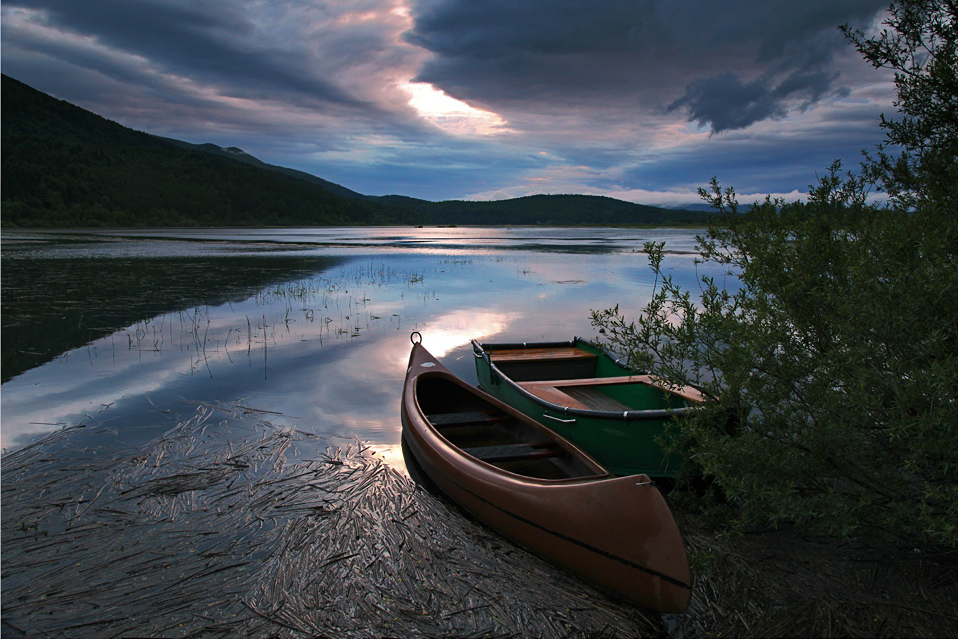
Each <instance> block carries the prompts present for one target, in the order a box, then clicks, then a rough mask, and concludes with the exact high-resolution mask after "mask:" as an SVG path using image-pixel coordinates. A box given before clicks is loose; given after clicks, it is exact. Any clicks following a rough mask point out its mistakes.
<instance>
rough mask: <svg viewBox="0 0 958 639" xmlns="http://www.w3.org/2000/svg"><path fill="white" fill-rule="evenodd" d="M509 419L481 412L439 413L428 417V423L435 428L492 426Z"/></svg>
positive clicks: (498, 414) (503, 415)
mask: <svg viewBox="0 0 958 639" xmlns="http://www.w3.org/2000/svg"><path fill="white" fill-rule="evenodd" d="M507 419H509V416H508V415H505V414H503V413H487V412H481V411H473V412H462V413H439V414H436V415H429V421H431V422H432V424H433V425H434V426H436V427H437V428H441V427H445V426H471V425H473V424H494V423H496V422H503V421H506V420H507Z"/></svg>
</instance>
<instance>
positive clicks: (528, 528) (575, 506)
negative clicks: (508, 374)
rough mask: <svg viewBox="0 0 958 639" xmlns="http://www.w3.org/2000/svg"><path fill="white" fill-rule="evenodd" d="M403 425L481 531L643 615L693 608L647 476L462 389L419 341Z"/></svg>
mask: <svg viewBox="0 0 958 639" xmlns="http://www.w3.org/2000/svg"><path fill="white" fill-rule="evenodd" d="M413 335H414V336H416V335H418V334H416V333H414V334H413ZM402 423H403V437H404V438H405V440H406V444H407V445H408V447H409V449H410V451H411V452H412V454H413V456H414V457H415V458H416V461H417V462H418V464H419V466H420V467H421V468H422V470H423V471H424V472H425V473H426V475H427V476H428V477H429V478H430V479H431V480H432V481H433V482H435V484H436V485H437V486H438V487H439V488H440V489H441V490H442V491H443V492H444V493H446V494H447V495H448V496H449V497H450V498H451V499H453V500H454V501H455V502H456V503H458V504H459V505H460V506H462V507H463V508H465V509H466V510H468V511H469V512H471V513H472V514H473V515H475V516H476V518H478V519H479V520H480V521H483V522H485V523H486V524H487V525H489V526H490V527H492V528H493V529H495V530H497V531H499V532H500V533H502V534H503V535H505V536H506V537H509V538H510V539H512V540H514V541H515V542H517V543H519V544H520V545H522V546H524V547H526V548H528V549H529V550H531V551H532V552H535V553H536V554H538V555H540V556H542V557H544V558H546V559H548V560H550V561H553V562H555V563H557V564H559V565H562V566H565V567H566V568H569V569H570V570H572V571H574V572H576V573H578V574H579V575H581V576H583V577H585V578H587V579H589V580H591V581H593V582H595V583H597V584H599V585H601V586H604V587H606V588H609V589H611V590H613V591H615V592H617V593H619V594H621V595H623V596H625V597H627V598H628V599H630V600H632V601H634V602H636V603H638V604H640V605H642V606H645V607H647V608H651V609H653V610H658V611H661V612H682V611H684V610H685V609H686V607H687V606H688V603H689V598H690V596H691V586H690V584H691V578H690V574H689V567H688V561H687V558H686V554H685V547H684V545H683V544H682V537H681V535H680V534H679V530H678V527H677V526H676V525H675V520H674V519H673V517H672V512H671V511H670V510H669V507H668V505H666V503H665V500H664V499H663V498H662V495H661V494H660V493H659V491H658V489H657V488H656V487H655V485H654V484H653V483H652V482H651V481H650V480H649V478H648V477H647V476H645V475H632V476H628V477H613V476H612V475H610V474H609V473H608V472H607V471H606V470H605V469H604V468H603V467H602V466H600V465H599V464H598V463H597V462H596V461H594V460H593V459H591V458H590V457H589V456H588V455H586V454H585V453H584V452H582V451H581V450H580V449H578V448H576V446H575V445H573V444H572V443H570V442H569V441H567V440H565V439H563V438H562V437H560V436H559V435H557V434H556V433H554V432H553V431H551V430H549V429H548V428H546V427H545V426H543V425H541V424H539V423H537V422H535V421H533V420H532V419H530V418H528V417H526V416H525V415H523V414H522V413H520V412H518V411H516V410H514V409H512V408H510V407H509V406H507V405H506V404H504V403H502V402H500V401H499V400H497V399H495V398H493V397H491V396H489V395H487V394H486V393H484V392H482V391H480V390H478V389H477V388H474V387H472V386H470V385H468V384H466V383H465V382H464V381H462V380H461V379H459V378H457V377H456V376H455V375H453V374H452V373H451V372H450V371H449V370H448V369H446V368H445V367H444V366H443V365H442V364H441V363H439V362H438V361H437V360H436V359H435V358H434V357H433V356H432V355H430V354H429V352H428V351H427V350H426V349H425V348H424V347H423V346H422V344H420V343H419V342H417V341H415V339H414V342H413V347H412V352H411V353H410V356H409V369H408V371H407V372H406V383H405V387H404V389H403V400H402Z"/></svg>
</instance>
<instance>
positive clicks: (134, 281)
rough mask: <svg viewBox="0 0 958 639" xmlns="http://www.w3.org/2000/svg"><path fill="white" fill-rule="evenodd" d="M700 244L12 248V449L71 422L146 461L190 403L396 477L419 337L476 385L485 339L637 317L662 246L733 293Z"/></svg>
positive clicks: (468, 233)
mask: <svg viewBox="0 0 958 639" xmlns="http://www.w3.org/2000/svg"><path fill="white" fill-rule="evenodd" d="M696 233H697V231H694V230H672V229H657V230H647V229H618V228H616V229H606V228H587V229H579V228H575V229H568V228H539V227H523V228H495V229H493V228H471V227H470V228H425V229H414V228H322V229H266V230H248V229H244V230H223V229H217V230H136V231H134V230H122V231H101V232H93V233H90V232H85V233H79V232H78V233H66V232H36V231H30V232H28V231H3V234H2V239H3V248H2V259H3V316H4V328H3V330H4V336H3V350H4V380H5V381H4V383H3V384H2V387H0V402H2V443H3V448H4V450H5V451H10V450H15V449H17V448H20V447H22V446H24V445H26V444H28V443H30V442H32V441H34V440H36V439H38V438H39V437H41V436H43V435H45V434H47V433H49V432H51V431H53V430H57V429H60V428H63V427H64V426H75V425H78V424H86V425H90V426H94V425H95V426H97V427H98V428H96V429H94V428H90V429H89V430H90V432H91V435H90V441H89V442H88V443H89V444H90V445H98V446H111V445H124V446H126V445H137V444H138V443H141V442H143V441H146V440H147V439H150V438H152V437H154V436H156V435H157V434H159V433H160V432H162V431H163V430H165V429H167V428H169V427H170V425H171V424H174V423H176V421H177V420H179V419H182V418H183V416H184V415H189V414H190V411H191V410H193V408H194V407H195V406H196V404H213V405H223V406H237V405H238V406H243V407H247V408H248V409H249V410H250V412H251V413H253V414H256V415H262V419H264V420H268V421H270V422H272V423H274V424H282V425H284V426H289V427H294V428H296V429H299V430H303V431H308V432H311V433H316V434H323V435H342V436H350V437H351V436H355V437H358V438H360V439H361V440H363V441H366V442H369V443H370V444H371V445H372V446H373V447H374V448H375V449H376V450H378V451H380V453H381V454H383V455H384V456H385V457H386V459H387V460H389V461H390V462H394V463H395V464H396V465H397V466H401V465H402V461H401V453H400V447H399V442H400V428H401V426H400V418H399V402H400V395H401V390H402V384H403V376H404V373H405V367H406V359H407V357H408V354H409V346H410V343H409V335H410V333H411V332H412V331H419V332H420V333H421V334H422V336H423V344H424V345H425V346H426V347H427V348H428V349H429V350H430V351H431V352H432V353H433V354H434V355H436V356H437V357H439V358H440V359H441V360H443V362H444V363H446V365H447V366H449V368H451V369H452V371H453V372H455V373H457V374H458V375H460V376H462V377H463V378H464V379H466V380H467V381H469V382H470V383H475V369H474V364H473V355H472V351H471V347H470V344H469V342H470V340H472V339H482V340H487V341H541V340H565V339H570V338H572V337H573V336H574V335H581V336H586V337H588V336H592V335H594V329H593V327H592V326H591V323H590V311H591V310H599V309H605V308H610V307H612V306H614V305H616V304H618V305H619V306H620V308H621V309H622V310H623V311H624V312H625V313H626V314H627V315H633V316H634V315H635V314H636V313H637V312H638V310H639V309H641V308H642V306H643V305H644V304H645V302H646V301H647V300H648V298H649V295H650V294H651V291H652V285H653V282H652V273H651V271H650V270H649V268H648V263H647V259H646V256H645V255H644V253H643V252H642V247H643V244H644V243H645V242H646V241H649V240H655V241H665V242H666V249H667V251H669V254H668V257H667V260H666V267H667V269H668V271H669V272H670V273H671V274H672V275H673V277H674V279H675V280H676V281H677V282H679V283H682V284H685V285H686V286H693V287H694V286H695V283H696V281H697V280H698V278H699V277H701V276H702V275H706V274H710V275H713V276H716V277H718V278H721V273H718V272H711V273H710V272H707V271H704V270H703V266H702V265H696V264H695V262H694V252H693V249H694V245H695V235H696ZM91 338H93V339H92V341H89V342H87V340H89V339H91ZM58 345H59V346H58ZM61 349H64V350H65V349H69V350H65V352H61ZM31 358H32V359H31ZM104 427H105V428H104ZM94 432H95V434H94ZM104 432H109V433H110V435H109V437H106V438H105V437H104V435H103V433H104ZM107 440H109V441H107Z"/></svg>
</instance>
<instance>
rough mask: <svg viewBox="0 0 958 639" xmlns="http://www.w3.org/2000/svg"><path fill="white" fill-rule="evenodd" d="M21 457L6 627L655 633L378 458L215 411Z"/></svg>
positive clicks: (13, 489) (47, 444)
mask: <svg viewBox="0 0 958 639" xmlns="http://www.w3.org/2000/svg"><path fill="white" fill-rule="evenodd" d="M76 434H77V433H76V432H75V431H74V430H72V429H71V430H64V431H60V432H58V433H56V434H54V435H53V436H51V437H48V438H46V439H45V440H43V441H41V442H39V443H37V444H34V445H33V446H30V447H28V448H26V449H23V450H20V451H17V452H15V453H12V454H10V455H7V456H5V457H4V458H3V469H2V471H3V487H2V491H3V492H2V502H3V526H2V529H3V559H4V561H3V575H2V588H3V611H2V612H3V634H4V636H5V637H6V636H17V635H18V633H24V634H26V635H30V636H37V635H42V636H50V637H58V636H59V637H78V636H89V637H114V636H130V635H137V636H176V637H195V636H203V637H217V636H222V637H227V636H245V637H383V636H400V637H409V636H429V637H528V636H534V637H639V636H653V635H656V634H659V633H661V631H662V625H661V620H660V618H659V616H658V615H654V614H648V613H644V612H643V611H642V610H639V609H636V608H634V607H632V606H629V605H626V604H621V603H618V602H616V601H613V600H610V599H608V598H606V597H605V596H603V595H602V594H601V593H599V592H597V591H595V590H592V589H591V588H590V587H589V586H587V585H585V584H583V583H581V582H580V581H579V580H577V579H575V578H574V577H572V576H570V575H569V574H567V573H565V572H563V571H562V570H561V569H558V568H555V567H553V566H551V565H550V564H547V563H545V562H543V561H541V560H539V559H537V558H536V557H534V556H532V555H530V554H529V553H527V552H525V551H523V550H521V549H518V548H516V547H515V546H513V545H511V544H509V543H508V542H505V541H504V540H502V539H501V538H500V537H498V536H496V535H495V534H493V533H490V532H489V531H488V530H486V529H485V528H483V527H481V526H477V525H475V524H474V523H472V522H470V521H469V520H467V519H466V518H465V517H463V516H462V515H460V514H459V513H458V512H456V511H455V510H451V509H450V508H449V507H448V506H447V505H446V504H443V503H442V502H440V501H439V500H437V499H436V498H435V497H434V496H432V495H431V494H429V493H427V492H425V491H423V490H422V489H418V488H416V485H415V484H414V483H413V482H412V481H411V480H410V479H409V478H407V477H405V476H404V475H401V474H400V473H398V472H397V471H395V470H394V469H391V468H390V467H389V466H387V465H386V464H385V463H383V462H382V461H381V459H380V458H379V457H377V456H375V455H373V454H371V453H370V452H369V451H366V450H364V448H365V447H364V446H363V445H362V444H361V442H359V441H356V440H348V439H341V438H326V439H320V438H317V437H314V436H310V435H307V434H303V433H298V432H294V431H289V430H284V429H281V428H277V427H275V426H273V425H271V424H269V423H267V422H262V421H257V420H255V419H253V418H251V417H250V416H243V415H240V414H239V413H237V412H234V413H231V414H226V413H223V412H222V411H221V409H216V408H212V407H208V406H203V407H200V408H199V409H198V411H197V413H196V415H195V416H194V417H193V418H192V419H190V420H189V421H186V422H184V423H181V424H179V425H178V426H177V427H176V428H174V429H172V430H171V431H169V432H168V433H166V434H165V435H163V436H162V437H159V438H157V439H156V440H154V441H153V442H151V443H150V444H149V445H147V446H145V447H143V448H140V449H135V450H127V451H117V450H113V451H112V452H107V451H105V450H96V449H90V448H78V447H77V446H76V444H74V443H73V442H74V440H75V435H76Z"/></svg>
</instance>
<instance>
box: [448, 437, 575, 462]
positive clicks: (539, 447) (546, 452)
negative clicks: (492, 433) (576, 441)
mask: <svg viewBox="0 0 958 639" xmlns="http://www.w3.org/2000/svg"><path fill="white" fill-rule="evenodd" d="M462 452H464V453H466V454H468V455H472V456H473V457H475V458H476V459H481V460H482V461H487V462H504V461H520V460H528V459H544V458H546V457H558V456H559V455H561V454H562V451H561V450H559V449H558V448H555V447H549V446H548V442H545V443H543V444H508V445H505V446H476V447H475V448H463V449H462Z"/></svg>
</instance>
